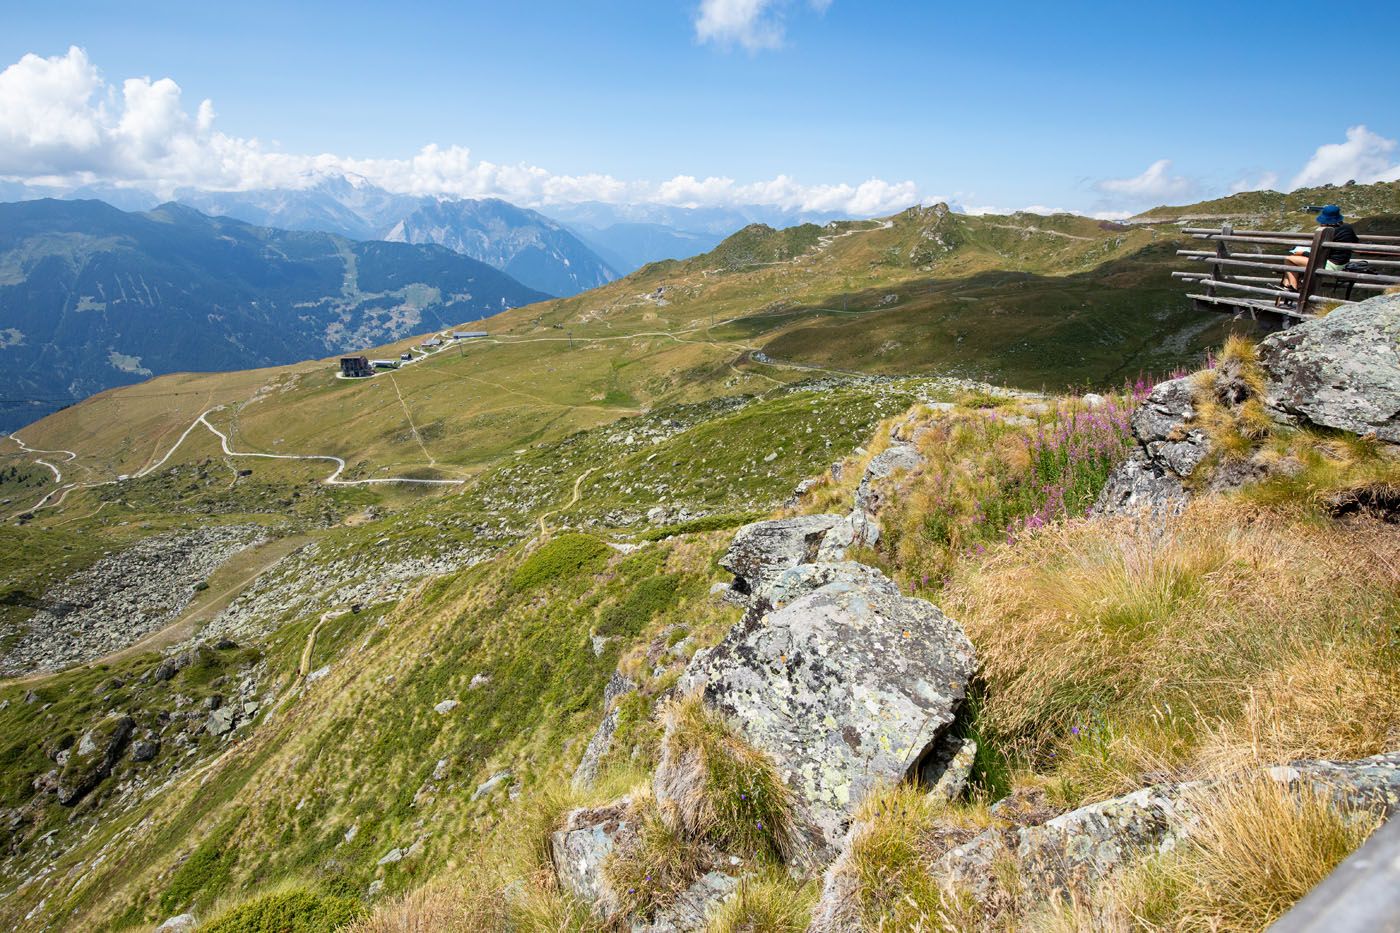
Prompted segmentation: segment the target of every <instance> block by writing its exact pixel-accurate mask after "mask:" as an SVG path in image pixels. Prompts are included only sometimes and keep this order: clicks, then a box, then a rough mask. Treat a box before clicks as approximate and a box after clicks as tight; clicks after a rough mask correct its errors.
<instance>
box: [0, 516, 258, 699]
mask: <svg viewBox="0 0 1400 933" xmlns="http://www.w3.org/2000/svg"><path fill="white" fill-rule="evenodd" d="M263 533H264V532H263V529H262V528H260V527H259V526H257V525H225V526H214V527H209V528H201V529H199V530H197V531H192V532H188V533H184V534H166V535H157V536H155V537H152V538H147V539H145V540H144V541H141V542H140V543H138V544H135V545H132V546H131V547H129V548H127V549H126V550H124V551H121V552H119V553H117V554H113V555H111V556H109V557H104V558H102V559H101V560H99V561H98V562H97V563H95V564H93V565H92V566H91V567H89V568H88V569H86V570H83V571H80V572H78V573H76V574H74V575H73V576H71V577H69V578H68V579H67V580H65V581H64V582H62V583H60V584H59V585H58V586H55V587H53V588H52V589H50V590H49V591H48V592H47V593H45V594H44V598H43V600H42V606H41V607H40V609H39V610H38V611H37V612H35V613H34V616H33V618H32V619H30V622H29V626H28V629H27V630H26V631H25V632H23V633H22V634H21V635H20V637H19V639H18V640H17V642H16V643H15V645H14V647H13V648H11V649H10V650H9V651H8V652H7V653H6V654H5V657H4V660H3V662H0V674H6V675H9V674H17V673H22V672H29V671H53V670H58V669H60V668H64V667H68V666H70V665H73V664H79V663H81V662H83V661H90V660H93V659H94V658H99V657H102V656H104V655H107V654H110V653H111V652H113V651H118V650H120V649H122V648H125V647H126V646H128V645H130V644H133V643H134V642H136V641H139V640H140V639H141V638H143V637H144V636H146V635H148V634H150V633H151V632H154V631H157V630H159V629H160V628H162V627H164V626H165V625H167V624H169V623H170V622H172V621H174V620H175V618H176V617H178V616H179V614H180V613H181V612H182V611H184V609H185V607H186V606H187V605H189V603H190V600H191V599H192V598H193V597H194V594H195V586H196V585H197V584H199V583H200V582H202V581H204V580H205V579H207V578H208V577H209V575H210V574H211V573H213V572H214V571H215V570H216V569H218V567H219V565H221V564H223V563H224V561H226V560H228V559H229V558H230V557H232V556H233V555H234V554H236V553H238V552H239V551H241V550H243V549H244V548H246V547H250V546H251V545H253V544H256V543H257V542H258V541H260V540H261V539H262V536H263Z"/></svg>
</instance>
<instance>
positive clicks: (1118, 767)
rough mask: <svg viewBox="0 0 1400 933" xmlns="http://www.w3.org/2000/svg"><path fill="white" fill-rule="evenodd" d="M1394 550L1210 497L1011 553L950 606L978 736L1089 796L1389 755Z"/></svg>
mask: <svg viewBox="0 0 1400 933" xmlns="http://www.w3.org/2000/svg"><path fill="white" fill-rule="evenodd" d="M1398 543H1400V534H1397V531H1396V529H1394V528H1392V527H1382V526H1379V525H1376V526H1368V527H1365V528H1357V527H1344V526H1341V525H1338V524H1335V523H1319V522H1316V521H1310V520H1307V519H1305V518H1290V517H1288V516H1284V515H1279V514H1277V513H1273V512H1269V511H1263V510H1258V509H1254V508H1251V507H1249V506H1246V505H1242V504H1238V503H1229V502H1226V501H1222V500H1219V499H1215V500H1202V501H1199V502H1197V503H1195V504H1193V505H1192V506H1191V507H1190V508H1189V509H1188V510H1187V512H1186V513H1185V514H1184V515H1183V516H1182V517H1180V518H1179V519H1175V520H1171V521H1168V522H1165V523H1162V524H1160V525H1154V524H1149V523H1140V524H1139V523H1133V522H1128V521H1123V522H1113V523H1109V522H1081V523H1072V524H1068V525H1061V526H1056V527H1052V528H1049V529H1046V530H1045V531H1043V532H1042V533H1040V534H1037V535H1035V536H1033V537H1031V538H1029V539H1026V540H1023V541H1021V542H1020V543H1018V545H1017V546H1015V547H1013V548H1004V549H1001V550H1000V551H999V552H998V553H996V554H994V555H993V556H991V557H990V558H989V559H988V560H987V561H985V562H983V563H982V564H981V565H979V566H977V567H975V568H973V569H970V570H968V571H967V572H965V573H964V574H962V575H961V576H960V578H959V579H958V580H957V581H956V583H955V585H954V587H953V590H952V592H951V593H950V596H951V597H952V598H951V600H950V601H949V603H948V608H949V609H950V610H951V611H952V612H953V613H954V614H955V616H956V617H958V618H959V619H960V620H961V621H962V622H963V624H964V625H965V626H966V627H967V629H968V631H969V634H970V636H971V638H972V640H973V643H974V644H975V645H977V646H978V652H979V656H980V658H981V662H982V667H983V676H984V678H985V679H986V682H987V686H988V697H987V699H986V701H985V703H984V706H983V709H982V719H981V723H980V725H981V728H982V730H983V733H984V734H989V735H991V736H993V737H994V740H995V741H998V742H1000V743H1002V744H1003V745H1004V746H1008V747H1009V749H1010V751H1011V752H1012V753H1013V755H1016V756H1019V760H1020V761H1022V762H1023V763H1024V764H1025V765H1027V766H1031V767H1035V768H1037V769H1048V770H1049V772H1050V773H1053V774H1055V775H1057V776H1059V777H1063V778H1069V779H1072V781H1073V783H1074V784H1075V786H1074V787H1073V788H1071V793H1070V796H1075V795H1080V796H1087V797H1100V796H1110V795H1112V794H1114V793H1119V792H1121V791H1123V790H1127V789H1129V788H1131V787H1134V786H1138V784H1140V783H1141V782H1142V778H1143V775H1145V774H1147V773H1149V772H1156V771H1162V770H1169V771H1172V772H1192V771H1198V770H1201V769H1206V768H1220V767H1232V766H1240V765H1244V764H1248V763H1251V762H1258V761H1280V760H1287V759H1289V758H1295V757H1298V756H1299V755H1300V754H1305V755H1313V756H1323V755H1325V756H1332V757H1339V758H1355V757H1361V756H1365V755H1371V754H1375V753H1377V752H1379V751H1382V750H1383V749H1384V748H1386V747H1388V743H1393V742H1394V735H1395V730H1396V728H1397V723H1400V681H1398V680H1397V673H1396V671H1397V668H1396V666H1395V664H1394V659H1393V655H1392V652H1393V648H1392V647H1391V635H1390V633H1391V632H1392V630H1393V627H1394V625H1395V621H1396V619H1397V618H1400V573H1397V572H1396V567H1395V563H1394V560H1393V557H1391V556H1390V555H1393V553H1394V552H1395V549H1396V546H1397V544H1398ZM1051 753H1053V755H1052V754H1051Z"/></svg>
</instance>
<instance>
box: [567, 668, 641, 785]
mask: <svg viewBox="0 0 1400 933" xmlns="http://www.w3.org/2000/svg"><path fill="white" fill-rule="evenodd" d="M636 689H637V685H636V684H635V683H633V682H632V680H631V679H630V678H628V677H626V676H624V675H623V674H622V673H621V672H620V671H614V672H613V675H612V678H611V679H610V680H609V681H608V686H607V688H606V689H605V690H604V692H603V709H604V710H606V712H605V713H604V714H603V721H602V722H600V723H599V724H598V729H597V731H595V732H594V733H593V737H592V738H590V739H589V740H588V746H587V747H586V748H585V749H584V750H583V758H582V759H581V760H580V761H579V763H578V767H577V768H575V769H574V777H573V785H574V787H577V788H580V789H582V788H586V787H592V786H593V782H594V781H595V780H597V779H598V765H599V764H600V763H601V762H602V760H603V757H604V756H605V755H607V753H608V752H609V751H610V750H611V749H612V740H613V735H614V734H615V733H616V732H617V723H618V707H617V701H618V700H620V699H621V698H622V697H624V696H626V695H627V694H629V693H631V692H632V691H633V690H636Z"/></svg>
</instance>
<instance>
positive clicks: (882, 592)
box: [657, 577, 975, 858]
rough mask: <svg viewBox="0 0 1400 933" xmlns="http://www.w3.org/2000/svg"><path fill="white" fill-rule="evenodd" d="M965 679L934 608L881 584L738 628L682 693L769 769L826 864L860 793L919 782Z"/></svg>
mask: <svg viewBox="0 0 1400 933" xmlns="http://www.w3.org/2000/svg"><path fill="white" fill-rule="evenodd" d="M974 669H975V664H974V660H973V651H972V645H971V643H970V642H969V641H968V639H967V636H966V635H965V634H964V633H963V630H962V628H961V626H959V625H958V624H957V623H956V622H954V621H953V620H952V619H949V618H948V617H947V616H945V615H944V614H943V613H942V612H941V611H939V609H938V607H936V606H934V605H933V604H932V603H929V602H925V601H924V600H921V599H914V598H909V597H904V596H901V595H900V594H899V591H898V589H897V588H896V587H895V586H894V584H893V583H891V582H890V581H889V580H886V579H884V578H883V577H879V578H877V579H870V578H866V579H854V580H852V579H840V580H837V581H835V582H832V583H829V584H827V585H826V586H823V587H821V588H819V589H817V590H815V591H814V592H811V593H808V594H807V595H805V596H802V597H800V598H798V599H796V600H794V601H793V602H790V603H788V604H787V605H786V606H784V607H783V608H781V609H777V610H775V611H773V612H771V613H769V614H768V615H766V616H758V615H756V614H751V615H750V616H748V617H747V618H745V619H744V620H743V621H742V622H740V623H739V624H737V625H736V626H734V628H732V629H731V630H730V631H729V633H728V634H727V635H726V636H725V638H724V640H723V641H721V642H720V643H719V644H718V645H716V646H715V647H714V648H711V649H709V650H707V651H702V652H699V653H697V654H696V656H695V657H694V658H693V659H692V660H691V663H690V666H689V667H688V668H687V670H686V673H685V674H684V675H683V677H682V678H681V682H680V690H682V691H684V692H691V691H700V692H701V694H702V697H703V700H704V702H705V704H706V705H707V706H708V707H709V708H711V709H713V710H716V711H718V712H720V713H721V714H724V715H725V716H727V717H728V718H729V719H730V721H731V722H732V723H733V725H734V727H735V728H736V729H737V730H738V731H739V733H740V734H741V735H742V736H743V737H744V739H745V740H747V741H748V742H749V743H750V744H751V745H753V746H755V747H756V748H758V749H760V750H762V751H764V752H766V753H767V754H769V755H770V756H771V757H772V758H773V760H774V762H775V764H776V765H777V768H778V770H779V773H780V774H781V775H782V776H783V779H784V780H785V781H786V782H787V783H788V785H789V786H790V787H791V788H792V789H793V791H794V792H795V795H796V797H797V799H798V801H799V803H800V804H801V805H802V807H803V808H804V811H805V812H804V813H803V814H802V817H803V819H802V820H801V821H800V822H802V823H804V824H809V825H810V826H811V828H812V834H813V838H811V839H809V840H807V842H809V843H810V844H811V845H812V848H813V850H814V852H815V854H817V855H818V856H825V857H828V858H829V857H830V856H831V855H834V854H835V852H836V850H837V848H838V847H839V846H840V843H841V840H842V838H843V837H844V836H845V834H846V830H847V828H848V826H849V823H850V819H851V814H852V812H853V811H854V810H855V808H856V806H857V805H858V804H859V803H860V801H861V799H862V798H863V797H865V796H866V794H867V793H869V792H870V791H871V790H872V789H874V788H875V787H877V786H879V785H882V784H888V783H891V782H894V781H898V780H901V779H904V778H906V777H914V776H916V775H918V774H919V773H920V765H921V764H922V763H923V761H924V759H925V757H926V756H927V755H928V754H929V753H930V752H931V751H932V749H933V748H934V746H935V744H936V743H937V741H938V740H939V738H940V737H941V736H942V735H943V733H944V732H945V731H946V730H947V728H948V727H949V725H951V723H952V722H953V717H954V714H955V712H956V710H957V707H958V706H959V704H960V703H961V702H962V700H963V697H964V695H965V692H966V688H967V683H968V680H969V678H971V677H972V674H973V671H974ZM662 778H663V776H662V775H661V774H660V772H658V775H657V786H658V787H661V786H662V785H663V784H664V781H663V779H662Z"/></svg>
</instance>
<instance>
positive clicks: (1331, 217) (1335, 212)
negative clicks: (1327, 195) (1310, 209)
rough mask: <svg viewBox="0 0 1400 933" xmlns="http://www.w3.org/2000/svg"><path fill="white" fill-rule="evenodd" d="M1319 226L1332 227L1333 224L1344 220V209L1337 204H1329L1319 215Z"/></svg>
mask: <svg viewBox="0 0 1400 933" xmlns="http://www.w3.org/2000/svg"><path fill="white" fill-rule="evenodd" d="M1317 222H1318V225H1319V226H1323V227H1330V226H1332V225H1333V224H1339V223H1341V222H1342V209H1341V208H1340V207H1338V206H1337V205H1335V204H1329V205H1327V206H1326V207H1324V208H1323V209H1322V211H1321V212H1320V213H1319V214H1318V215H1317Z"/></svg>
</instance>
